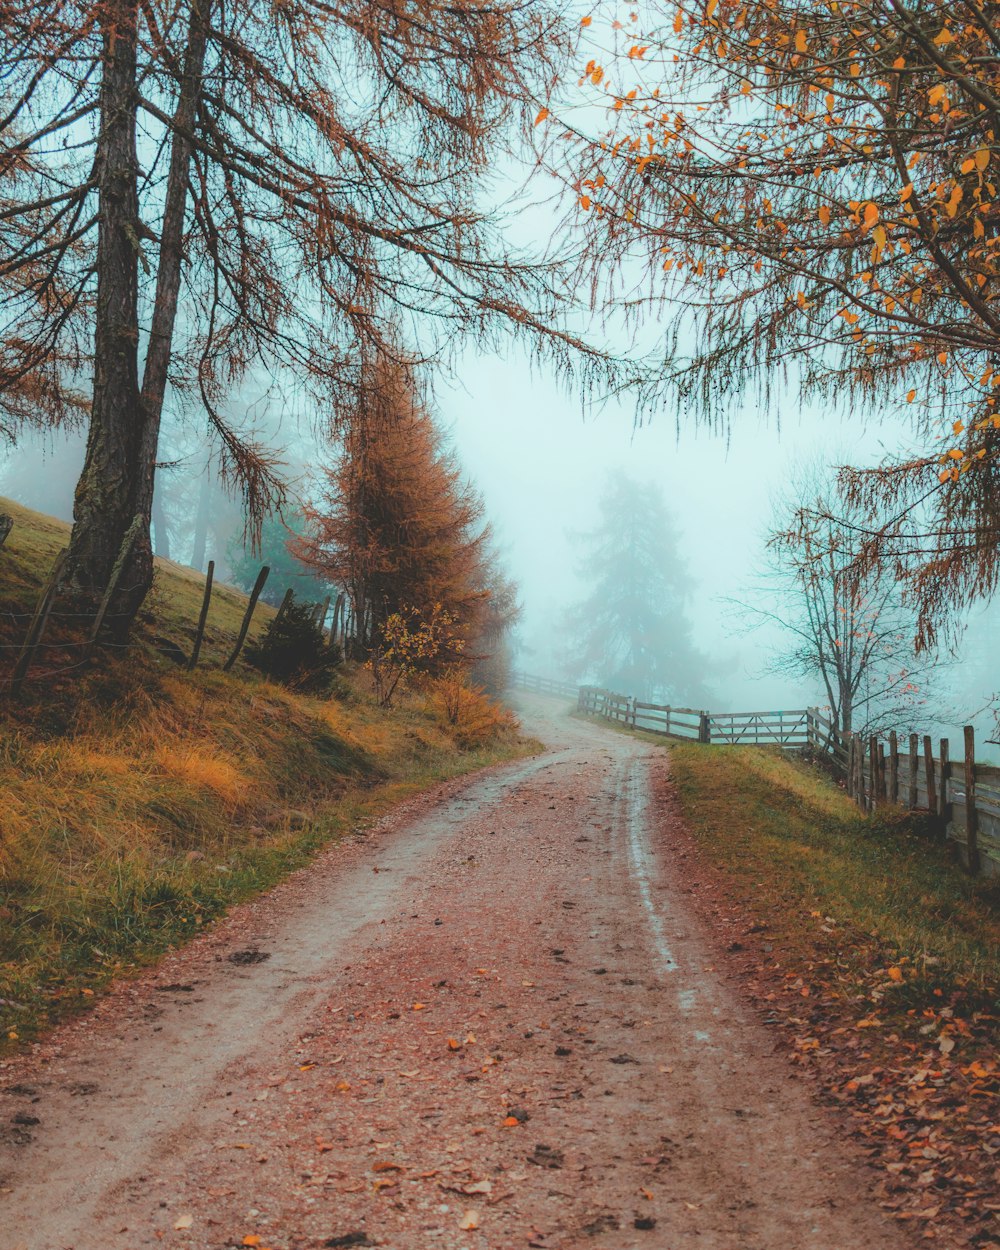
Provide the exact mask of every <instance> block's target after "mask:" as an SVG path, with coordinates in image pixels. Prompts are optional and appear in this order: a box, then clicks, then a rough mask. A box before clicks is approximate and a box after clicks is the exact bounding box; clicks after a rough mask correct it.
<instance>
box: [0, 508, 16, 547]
mask: <svg viewBox="0 0 1000 1250" xmlns="http://www.w3.org/2000/svg"><path fill="white" fill-rule="evenodd" d="M13 528H14V518H13V517H12V516H8V515H7V513H6V512H0V547H2V546H3V545H4V543H5V542H6V541H7V535H8V534H9V533H10V531H11V530H12V529H13Z"/></svg>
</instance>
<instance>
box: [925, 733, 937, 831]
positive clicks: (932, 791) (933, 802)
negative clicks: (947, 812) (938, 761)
mask: <svg viewBox="0 0 1000 1250" xmlns="http://www.w3.org/2000/svg"><path fill="white" fill-rule="evenodd" d="M924 772H925V774H926V777H927V810H928V812H929V813H930V814H931V815H932V816H934V815H936V813H937V786H936V785H935V783H934V748H933V746H932V745H931V739H930V734H924Z"/></svg>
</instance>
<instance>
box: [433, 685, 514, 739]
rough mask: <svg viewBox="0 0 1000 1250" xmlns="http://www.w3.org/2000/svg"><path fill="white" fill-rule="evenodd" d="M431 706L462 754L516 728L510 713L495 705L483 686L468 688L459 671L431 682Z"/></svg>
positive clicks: (506, 709) (469, 686) (497, 704)
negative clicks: (445, 725)
mask: <svg viewBox="0 0 1000 1250" xmlns="http://www.w3.org/2000/svg"><path fill="white" fill-rule="evenodd" d="M430 706H431V710H432V711H433V712H434V714H435V716H437V717H438V718H439V719H440V720H442V721H444V722H445V723H446V724H447V725H448V727H449V729H450V731H451V734H452V736H453V737H454V739H455V743H456V745H457V746H459V747H460V748H461V749H462V750H463V751H471V750H474V749H475V748H476V747H481V746H485V745H486V743H488V742H492V741H494V740H495V739H497V738H502V737H504V736H506V735H507V734H510V733H513V732H514V731H515V730H516V729H517V728H518V721H517V717H516V716H515V715H514V714H513V712H511V711H510V710H509V709H508V708H505V707H503V706H502V705H500V704H499V703H494V702H493V700H492V699H490V698H489V697H488V695H487V694H486V693H485V692H484V690H483V688H482V686H473V685H470V683H469V679H468V675H467V674H466V673H465V672H464V671H463V670H462V669H458V668H455V669H452V670H450V671H449V672H447V673H445V674H444V675H443V676H441V677H438V678H435V679H434V681H433V684H432V685H431V689H430Z"/></svg>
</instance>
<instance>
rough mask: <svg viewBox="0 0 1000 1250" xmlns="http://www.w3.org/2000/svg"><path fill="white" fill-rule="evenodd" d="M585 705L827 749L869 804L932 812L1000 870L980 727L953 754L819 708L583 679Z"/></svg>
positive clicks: (632, 721)
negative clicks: (695, 696) (642, 691)
mask: <svg viewBox="0 0 1000 1250" xmlns="http://www.w3.org/2000/svg"><path fill="white" fill-rule="evenodd" d="M538 680H540V681H541V680H544V679H538ZM577 709H578V710H579V711H580V712H583V713H585V714H586V715H588V716H599V717H601V719H603V720H606V721H610V722H611V723H612V724H617V725H621V726H623V727H625V728H627V729H640V730H643V731H644V732H646V733H655V734H662V735H663V736H664V737H666V738H673V739H676V740H679V741H687V742H703V743H717V744H722V745H730V746H735V745H744V746H777V747H782V748H785V749H798V750H810V751H812V752H814V753H815V754H817V755H821V756H825V757H826V759H827V760H828V761H829V763H830V764H831V765H832V766H833V769H834V771H835V772H836V774H837V775H838V776H839V777H840V779H841V780H842V781H843V784H844V788H845V789H846V791H847V793H848V795H849V796H850V797H851V798H852V799H854V801H855V802H856V803H857V804H858V805H859V806H860V807H861V808H862V809H863V810H864V811H868V812H871V811H875V810H876V809H877V808H878V807H880V806H881V805H884V804H898V805H900V806H902V807H905V808H908V809H909V810H910V811H919V812H924V813H926V814H927V815H928V816H929V817H930V818H931V822H932V827H933V828H934V829H935V830H936V831H937V833H938V834H939V836H940V837H942V838H943V839H946V840H947V841H948V842H950V843H952V844H953V845H954V846H955V848H956V850H957V851H958V854H959V856H960V858H961V859H962V861H963V862H964V863H965V865H966V866H967V867H968V869H969V871H970V872H971V873H973V874H974V875H980V874H982V875H983V876H1000V768H997V767H994V766H993V765H989V764H979V763H977V762H976V746H975V734H974V732H973V730H972V727H971V726H966V728H965V731H964V736H963V744H962V751H961V752H958V753H954V754H955V758H954V759H953V758H952V755H953V753H952V751H951V748H950V743H949V740H948V739H947V738H942V739H941V740H940V742H939V744H938V751H937V754H936V755H935V754H934V751H933V746H932V743H931V739H930V738H929V737H928V736H924V737H923V738H922V739H921V738H920V737H919V736H918V735H917V734H910V735H909V737H908V739H907V741H906V743H905V745H903V746H902V747H901V744H900V742H899V739H898V738H897V735H896V734H895V733H890V734H889V735H888V738H887V739H886V740H885V741H882V740H881V739H880V738H879V737H878V736H877V735H872V736H870V737H865V738H862V737H861V735H859V734H847V735H844V734H841V733H840V732H839V731H838V730H837V729H836V728H835V726H834V725H833V724H832V722H831V721H830V720H829V719H828V718H827V717H826V716H824V715H823V713H822V712H821V711H820V710H819V709H818V708H799V709H793V710H791V711H771V712H707V711H704V710H702V709H696V708H684V707H680V708H679V707H668V706H666V705H665V704H658V703H643V702H641V701H640V700H638V699H633V698H630V697H629V696H628V695H623V694H616V693H615V692H613V691H610V690H602V689H600V688H599V687H596V686H581V687H580V689H579V691H578V693H577Z"/></svg>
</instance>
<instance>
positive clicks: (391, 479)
mask: <svg viewBox="0 0 1000 1250" xmlns="http://www.w3.org/2000/svg"><path fill="white" fill-rule="evenodd" d="M368 368H369V370H370V373H369V378H368V383H369V384H368V385H367V386H366V387H365V388H364V393H363V397H362V398H363V402H362V403H361V404H360V405H359V408H358V410H357V412H356V413H355V414H354V416H353V418H352V420H351V422H350V424H349V425H348V427H347V428H346V429H345V431H344V433H343V437H342V442H341V445H340V447H339V449H338V450H339V455H338V456H337V458H336V459H335V460H334V462H333V463H332V464H329V465H327V466H325V467H324V468H323V470H322V482H321V498H320V500H319V503H318V504H317V506H316V507H315V508H312V509H310V510H309V511H308V512H307V520H308V532H307V533H306V535H305V537H304V538H303V539H302V540H301V541H300V542H299V543H297V544H293V551H295V553H296V554H297V555H298V556H299V557H300V558H301V559H302V560H303V561H304V562H305V563H306V564H307V565H308V566H309V567H310V568H312V569H313V570H315V573H316V575H317V576H319V577H323V578H326V579H327V580H328V581H329V582H331V583H332V584H334V585H336V586H342V587H344V589H345V590H346V592H347V597H348V601H349V603H350V608H351V618H352V620H353V640H352V641H353V646H354V649H355V650H356V652H357V654H358V655H359V656H367V655H368V654H369V653H370V652H371V650H372V648H373V647H375V646H378V645H380V642H381V639H382V636H383V630H384V628H385V626H386V623H387V622H388V621H389V620H390V619H394V618H396V617H402V619H404V620H406V621H408V622H410V621H412V620H413V619H417V620H419V621H420V622H422V623H423V624H424V625H426V624H427V623H428V622H430V621H432V620H435V619H436V620H444V619H447V621H448V622H449V625H448V630H447V631H446V632H447V634H448V644H447V645H446V646H441V647H438V649H437V650H436V651H435V656H434V665H433V666H429V667H441V666H442V665H447V664H449V663H456V662H460V663H461V664H462V665H463V666H469V665H472V664H474V663H475V662H476V661H478V660H483V659H484V658H485V656H484V654H483V653H482V650H481V647H482V645H483V644H486V645H488V647H489V649H490V651H491V652H492V653H495V652H496V651H497V650H498V649H499V646H500V644H501V641H502V635H503V634H504V633H505V632H506V630H507V629H508V628H509V627H510V625H511V624H512V623H513V621H514V619H515V618H516V614H517V601H516V590H515V589H514V588H513V587H512V586H511V584H510V583H509V582H508V581H507V579H506V578H505V577H504V575H503V573H502V570H501V569H500V568H499V565H498V563H497V560H496V557H495V555H494V553H493V549H492V547H491V538H490V530H489V526H488V525H487V523H486V521H485V519H484V515H483V503H482V500H481V498H480V497H479V495H478V494H477V492H476V491H475V490H474V489H473V488H472V486H471V485H470V484H469V483H468V482H467V481H466V480H465V479H464V477H463V474H462V470H461V467H460V465H459V464H458V461H457V460H456V458H455V456H454V455H453V454H452V453H451V452H450V451H448V450H447V448H446V447H445V446H444V445H443V444H442V440H441V436H440V434H439V433H438V431H437V429H436V427H435V425H434V420H433V418H432V416H431V414H430V413H429V412H428V411H427V409H426V408H425V407H424V406H423V404H422V403H421V402H420V397H419V394H418V390H417V386H418V383H417V380H416V379H415V377H414V376H413V374H412V372H411V371H410V370H409V369H408V368H406V367H405V366H403V365H401V364H399V363H397V362H392V361H389V360H387V359H384V358H383V359H381V360H379V361H377V362H375V363H373V364H372V365H370V366H368ZM414 614H416V616H415V618H414Z"/></svg>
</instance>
